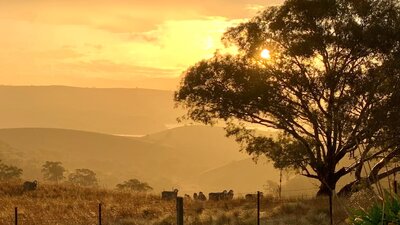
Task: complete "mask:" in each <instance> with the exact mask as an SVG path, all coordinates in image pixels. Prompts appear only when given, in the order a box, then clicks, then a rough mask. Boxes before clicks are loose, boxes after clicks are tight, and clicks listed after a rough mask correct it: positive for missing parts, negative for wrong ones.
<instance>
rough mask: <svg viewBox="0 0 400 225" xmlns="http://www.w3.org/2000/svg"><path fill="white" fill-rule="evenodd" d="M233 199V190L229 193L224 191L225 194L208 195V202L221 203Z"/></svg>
mask: <svg viewBox="0 0 400 225" xmlns="http://www.w3.org/2000/svg"><path fill="white" fill-rule="evenodd" d="M232 199H233V190H230V191H229V192H228V191H226V190H224V191H223V192H214V193H209V194H208V200H212V201H221V200H232Z"/></svg>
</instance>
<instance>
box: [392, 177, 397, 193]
mask: <svg viewBox="0 0 400 225" xmlns="http://www.w3.org/2000/svg"><path fill="white" fill-rule="evenodd" d="M393 188H394V193H395V194H397V180H394V181H393Z"/></svg>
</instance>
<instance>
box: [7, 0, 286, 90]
mask: <svg viewBox="0 0 400 225" xmlns="http://www.w3.org/2000/svg"><path fill="white" fill-rule="evenodd" d="M279 3H281V0H247V1H245V0H202V1H198V0H197V1H194V0H168V1H167V0H146V1H139V0H11V1H10V0H0V33H1V36H0V84H3V85H71V86H84V87H147V88H163V89H172V88H173V87H174V85H176V80H177V78H178V77H179V76H180V75H181V73H182V72H183V71H184V70H185V69H186V68H187V67H188V66H190V65H192V64H194V63H195V62H197V61H199V60H201V59H203V58H207V57H210V56H211V55H212V53H213V52H215V50H216V49H217V48H221V47H222V45H221V43H220V37H221V34H222V33H223V32H224V30H225V29H226V28H227V27H229V26H232V25H234V24H237V23H238V22H240V21H243V20H244V19H246V18H250V17H251V16H253V15H255V13H256V12H257V11H259V10H261V9H263V8H264V7H265V6H268V5H276V4H279Z"/></svg>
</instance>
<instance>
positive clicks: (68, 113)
mask: <svg viewBox="0 0 400 225" xmlns="http://www.w3.org/2000/svg"><path fill="white" fill-rule="evenodd" d="M183 114H184V112H183V111H182V110H179V109H175V108H174V102H173V92H172V91H161V90H151V89H139V88H136V89H121V88H119V89H118V88H115V89H113V88H104V89H103V88H76V87H65V86H0V128H16V127H21V128H22V127H53V128H63V129H65V128H67V129H76V130H88V131H94V132H101V133H108V134H128V135H142V134H150V133H154V132H158V131H162V130H164V129H166V128H167V127H168V125H170V124H176V123H177V122H176V119H177V117H180V116H182V115H183Z"/></svg>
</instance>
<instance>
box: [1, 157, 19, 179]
mask: <svg viewBox="0 0 400 225" xmlns="http://www.w3.org/2000/svg"><path fill="white" fill-rule="evenodd" d="M22 171H23V170H22V169H20V168H18V167H16V166H11V165H6V164H4V163H3V162H1V161H0V181H8V180H13V179H19V178H20V177H21V175H22Z"/></svg>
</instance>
